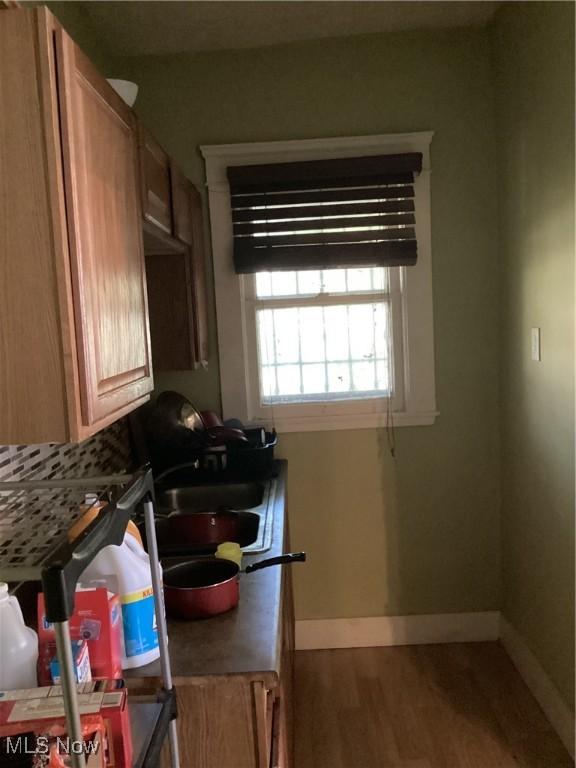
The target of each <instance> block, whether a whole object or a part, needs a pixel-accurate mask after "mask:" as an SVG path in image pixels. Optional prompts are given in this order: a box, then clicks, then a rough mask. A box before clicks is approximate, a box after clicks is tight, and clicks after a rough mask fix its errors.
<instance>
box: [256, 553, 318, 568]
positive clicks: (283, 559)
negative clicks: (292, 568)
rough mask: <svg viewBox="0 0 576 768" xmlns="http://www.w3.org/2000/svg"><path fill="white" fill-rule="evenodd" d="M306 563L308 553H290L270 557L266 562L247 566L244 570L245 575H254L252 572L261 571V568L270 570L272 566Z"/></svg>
mask: <svg viewBox="0 0 576 768" xmlns="http://www.w3.org/2000/svg"><path fill="white" fill-rule="evenodd" d="M304 562H306V552H289V553H288V554H286V555H278V557H268V558H267V559H266V560H259V561H258V562H257V563H253V564H252V565H247V566H246V568H244V573H252V571H259V570H260V568H268V567H269V566H271V565H284V564H286V565H288V564H290V563H304Z"/></svg>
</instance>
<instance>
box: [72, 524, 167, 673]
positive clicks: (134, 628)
mask: <svg viewBox="0 0 576 768" xmlns="http://www.w3.org/2000/svg"><path fill="white" fill-rule="evenodd" d="M79 581H80V582H81V583H82V585H83V586H88V585H89V584H90V582H93V581H100V582H102V581H106V582H107V584H108V585H109V589H110V590H111V591H113V592H117V593H118V595H119V596H120V603H121V605H122V625H123V643H122V669H133V668H134V667H142V666H144V665H145V664H149V663H150V662H151V661H154V660H155V659H157V658H158V657H159V655H160V649H159V647H158V628H157V626H156V613H155V610H154V593H153V590H152V575H151V571H150V558H149V557H148V555H147V554H146V552H145V550H144V549H143V548H142V547H141V546H140V544H139V543H138V542H137V541H136V539H135V538H134V537H133V536H132V535H131V534H129V533H127V534H126V535H125V536H124V541H123V543H122V544H121V545H120V546H116V545H114V544H112V545H110V546H108V547H104V549H102V550H101V551H100V552H99V553H98V554H97V555H96V557H95V558H94V560H93V561H92V562H91V563H90V565H89V566H88V568H86V570H85V571H84V572H83V574H82V575H81V577H80V579H79Z"/></svg>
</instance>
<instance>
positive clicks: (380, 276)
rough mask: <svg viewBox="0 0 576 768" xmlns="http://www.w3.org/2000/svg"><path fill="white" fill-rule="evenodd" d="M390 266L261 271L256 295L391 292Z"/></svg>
mask: <svg viewBox="0 0 576 768" xmlns="http://www.w3.org/2000/svg"><path fill="white" fill-rule="evenodd" d="M388 285H389V283H388V269H386V268H385V267H362V268H358V269H349V268H348V269H345V268H340V269H323V270H319V269H311V270H306V269H302V270H298V271H297V272H259V273H258V274H257V275H256V297H257V298H258V299H270V298H274V297H285V296H316V295H317V294H319V293H354V292H358V293H365V292H367V291H384V292H385V291H388Z"/></svg>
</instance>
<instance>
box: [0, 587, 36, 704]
mask: <svg viewBox="0 0 576 768" xmlns="http://www.w3.org/2000/svg"><path fill="white" fill-rule="evenodd" d="M37 664H38V635H37V634H36V632H34V630H33V629H31V628H30V627H27V626H26V624H24V617H23V616H22V609H21V608H20V603H19V602H18V600H17V599H16V598H15V597H14V596H13V595H9V594H8V584H4V582H0V690H2V691H6V690H8V691H11V690H16V689H18V688H36V686H37V685H38V676H37Z"/></svg>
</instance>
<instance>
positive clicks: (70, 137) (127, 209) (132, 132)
mask: <svg viewBox="0 0 576 768" xmlns="http://www.w3.org/2000/svg"><path fill="white" fill-rule="evenodd" d="M56 43H57V59H58V91H59V100H60V109H61V115H62V126H61V130H62V137H63V155H64V171H65V188H66V189H65V191H66V204H67V209H68V221H69V240H70V260H71V270H72V280H73V293H74V312H75V316H76V334H77V345H78V354H79V378H80V389H81V398H82V419H83V423H84V424H85V425H92V424H94V423H96V422H98V421H99V420H102V419H105V418H107V417H109V416H110V415H111V414H113V413H115V412H117V411H122V410H126V408H127V406H129V405H130V404H131V403H134V402H135V401H138V400H140V399H141V398H143V397H144V396H145V395H147V393H148V392H150V390H151V389H152V371H151V363H150V339H149V330H148V310H147V297H146V283H145V273H144V253H143V246H142V230H141V209H140V198H139V185H138V180H139V175H138V142H137V132H136V121H135V118H134V116H133V114H132V112H131V111H130V110H129V109H128V107H127V106H126V105H125V104H124V103H123V102H122V100H121V99H120V98H119V97H118V96H117V95H116V94H115V93H114V92H113V91H112V89H111V88H110V87H109V86H108V84H107V83H106V82H105V81H104V80H103V79H102V78H101V77H100V75H99V74H98V73H97V72H96V70H95V69H94V68H93V66H92V64H91V63H90V62H89V60H88V59H87V58H86V57H85V56H84V54H83V53H82V52H81V51H80V49H79V48H78V47H77V46H76V45H75V44H74V43H73V42H72V41H71V40H70V38H69V37H68V36H67V35H66V34H65V33H64V32H63V31H61V30H58V31H57V33H56Z"/></svg>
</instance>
